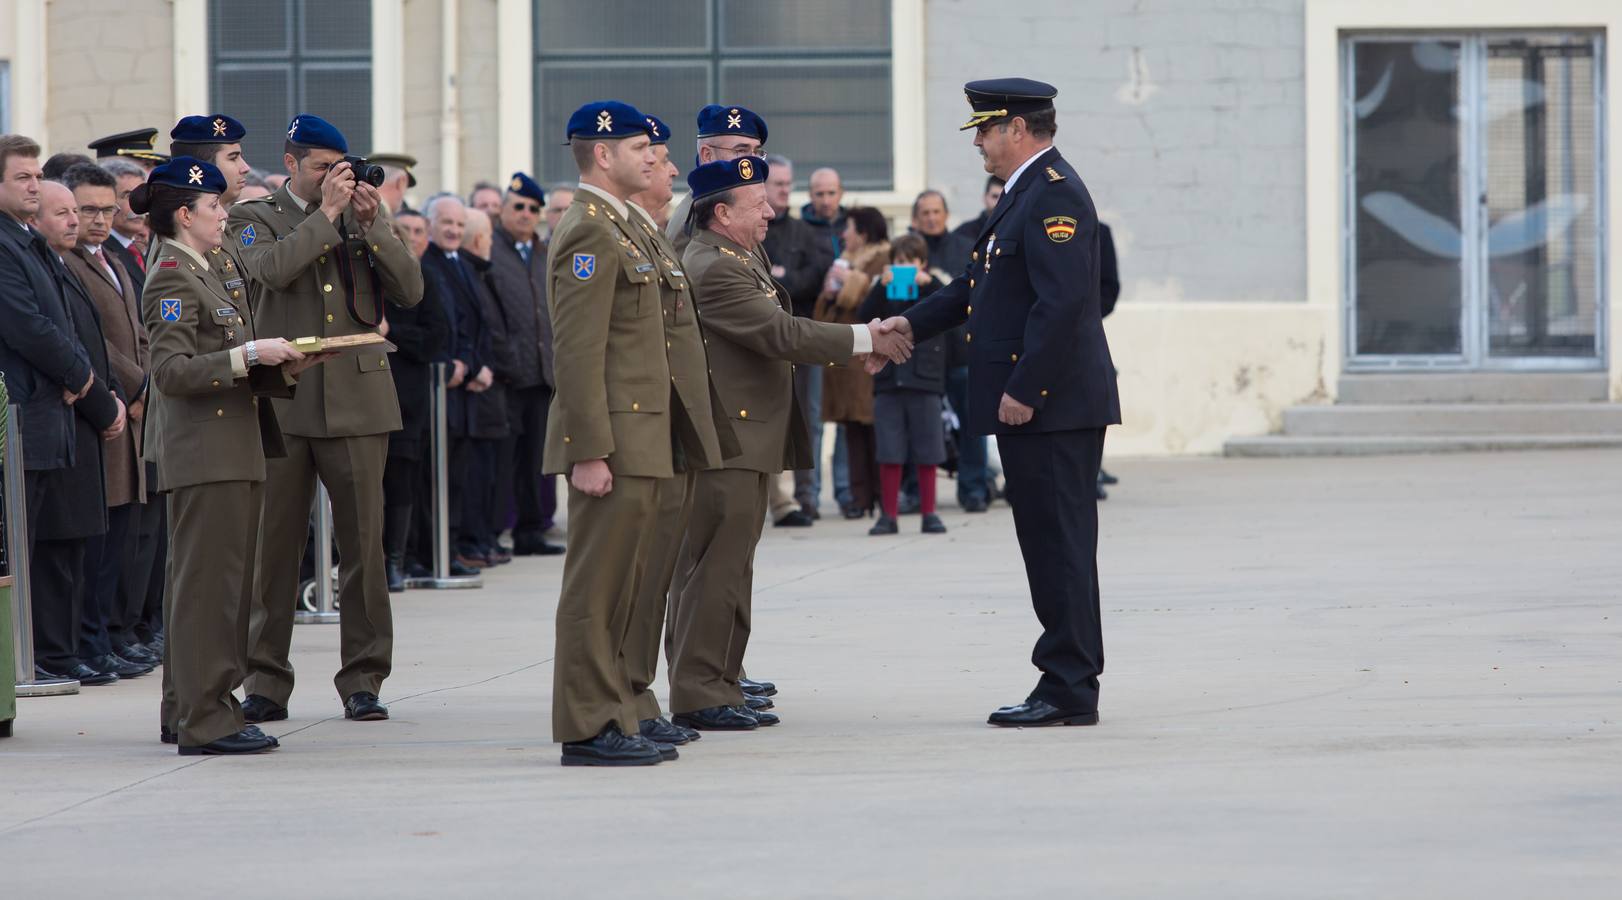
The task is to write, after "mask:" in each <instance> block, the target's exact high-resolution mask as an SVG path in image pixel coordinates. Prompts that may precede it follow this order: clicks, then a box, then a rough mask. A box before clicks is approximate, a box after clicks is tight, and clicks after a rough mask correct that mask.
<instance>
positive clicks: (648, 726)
mask: <svg viewBox="0 0 1622 900" xmlns="http://www.w3.org/2000/svg"><path fill="white" fill-rule="evenodd" d="M637 730H639V731H640V732H641V733H642V736H643V737H645V738H647V739H648V740H650V741H653V742H654V743H656V744H685V743H687V742H688V741H693V740H697V739H698V732H696V731H693V730H692V729H690V728H677V727H676V726H674V725H672V724H670V720H669V719H667V718H665V717H664V716H660V717H659V718H657V719H643V720H642V721H640V722H638V723H637Z"/></svg>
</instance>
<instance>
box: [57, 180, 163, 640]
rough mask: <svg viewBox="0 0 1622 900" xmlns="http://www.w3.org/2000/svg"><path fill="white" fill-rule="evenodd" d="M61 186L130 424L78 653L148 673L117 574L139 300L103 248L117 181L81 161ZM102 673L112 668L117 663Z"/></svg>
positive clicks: (136, 423) (123, 551)
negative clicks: (72, 208)
mask: <svg viewBox="0 0 1622 900" xmlns="http://www.w3.org/2000/svg"><path fill="white" fill-rule="evenodd" d="M63 184H65V185H67V187H68V188H69V189H70V190H72V191H73V198H74V202H75V203H76V204H77V206H78V212H79V233H78V242H77V243H76V244H75V246H74V248H73V250H72V251H71V252H69V253H65V254H63V257H62V259H63V262H64V263H66V265H67V267H68V271H69V272H71V273H73V276H74V277H75V278H76V279H77V283H78V284H80V285H82V286H83V287H84V288H85V289H86V290H87V291H88V292H89V294H90V299H91V300H92V301H93V302H94V304H95V307H96V314H97V315H98V316H99V317H100V319H101V326H102V333H103V335H104V336H105V337H106V348H107V359H108V363H109V365H110V366H111V368H112V373H113V377H114V378H116V379H117V380H118V383H119V385H120V386H121V387H122V388H123V389H124V392H125V395H126V399H127V402H128V413H127V415H128V419H129V427H127V428H125V430H124V433H123V434H121V435H119V436H118V437H117V438H115V439H113V440H111V441H109V442H108V443H107V446H106V447H105V448H104V449H105V452H104V454H103V457H104V460H103V470H104V477H105V481H106V491H107V533H106V535H105V536H102V537H99V538H92V539H91V540H90V543H89V544H88V546H87V547H86V551H85V578H86V585H85V607H84V618H83V627H82V629H81V634H80V642H81V644H82V645H83V646H81V648H80V653H81V655H83V656H84V657H85V658H87V659H91V660H95V659H98V658H103V657H113V656H117V657H119V658H121V659H123V660H127V661H128V662H130V663H134V664H136V665H137V666H141V667H144V668H146V669H148V670H150V669H151V668H153V667H155V666H156V665H157V664H158V663H159V662H160V661H161V660H162V656H161V655H159V654H155V653H153V652H152V651H151V650H150V649H149V648H147V647H145V646H141V645H140V644H139V642H138V640H137V639H136V638H135V637H134V636H132V634H131V632H132V630H133V629H134V626H135V624H136V618H138V615H139V610H136V611H135V615H134V616H132V614H131V610H130V609H129V607H130V605H131V604H129V603H128V602H127V594H126V592H125V591H124V590H123V580H124V579H123V573H124V570H125V568H127V567H128V565H129V564H130V562H131V560H132V557H133V556H134V554H135V550H136V527H137V526H138V524H139V520H140V515H141V510H142V508H143V506H144V501H145V499H146V477H145V465H144V464H143V462H142V458H141V454H142V440H143V437H144V435H143V429H142V427H141V426H142V422H143V419H144V417H145V408H146V401H147V394H148V392H147V387H148V385H147V374H148V373H147V332H146V328H145V326H143V325H142V323H141V310H140V300H139V298H138V297H137V296H136V294H135V285H134V283H133V282H132V281H131V280H130V277H129V273H128V272H127V271H126V270H125V269H124V265H123V263H120V262H119V261H118V260H117V259H115V258H113V257H112V256H111V255H110V254H109V253H108V252H107V251H106V249H105V245H106V242H107V240H108V233H109V231H110V230H111V227H112V221H113V218H114V216H116V215H117V214H118V204H117V200H116V196H115V191H116V188H117V181H116V180H115V179H114V178H113V176H112V174H111V173H109V172H107V170H105V169H103V168H101V167H100V166H97V165H95V164H94V163H86V164H83V165H78V166H74V167H73V168H71V169H69V170H68V171H67V172H66V173H65V175H64V177H63ZM107 668H109V669H111V670H115V671H116V666H108V667H107Z"/></svg>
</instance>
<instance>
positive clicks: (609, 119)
mask: <svg viewBox="0 0 1622 900" xmlns="http://www.w3.org/2000/svg"><path fill="white" fill-rule="evenodd" d="M597 130H598V131H613V130H614V117H613V116H611V115H609V114H608V110H606V109H605V110H603V111H602V112H600V113H598V114H597Z"/></svg>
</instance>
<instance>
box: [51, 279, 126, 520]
mask: <svg viewBox="0 0 1622 900" xmlns="http://www.w3.org/2000/svg"><path fill="white" fill-rule="evenodd" d="M50 266H51V274H52V276H53V277H54V278H56V280H57V282H58V283H59V284H60V285H61V287H62V297H63V299H64V300H65V301H66V303H67V309H68V315H69V316H70V317H71V318H72V320H73V331H74V334H75V336H76V337H77V338H78V340H79V344H80V346H82V347H84V348H85V355H86V356H87V357H88V358H89V359H90V367H91V369H92V371H94V372H95V373H96V380H95V383H93V384H91V385H90V393H88V394H86V395H84V396H83V397H81V398H80V399H79V402H78V403H75V404H73V412H74V423H73V442H74V451H73V464H72V465H71V466H68V467H67V468H64V469H58V470H56V471H54V472H51V473H49V474H47V475H45V476H44V477H45V479H46V487H45V489H44V490H45V495H46V496H47V497H49V498H50V502H49V503H46V504H45V506H44V508H43V509H41V510H40V511H39V517H38V520H37V521H36V522H35V528H36V531H35V537H38V538H39V539H40V540H47V541H52V540H69V539H73V538H86V537H94V536H96V535H99V534H104V533H106V531H107V494H106V471H105V470H104V469H103V466H102V451H103V449H104V448H103V446H102V445H103V443H105V442H104V441H102V439H101V433H102V432H103V431H105V430H107V429H108V428H109V427H111V426H112V424H113V422H115V421H117V420H118V400H117V399H114V395H115V394H116V395H118V397H120V398H121V397H122V396H123V392H122V390H121V389H120V388H119V386H118V382H117V379H116V378H115V377H114V376H113V369H112V366H110V365H109V364H108V360H107V338H106V337H105V336H104V335H103V333H102V330H101V316H100V315H99V314H97V312H96V303H95V301H94V300H91V299H90V292H89V291H87V290H86V289H85V287H84V285H82V284H80V283H79V279H77V278H75V277H74V276H73V274H72V273H71V272H69V271H68V270H67V267H65V266H64V265H63V264H62V262H61V261H60V260H58V259H57V258H56V254H55V253H54V252H53V253H52V254H51V258H50ZM57 399H58V402H60V400H61V395H60V393H58V397H57Z"/></svg>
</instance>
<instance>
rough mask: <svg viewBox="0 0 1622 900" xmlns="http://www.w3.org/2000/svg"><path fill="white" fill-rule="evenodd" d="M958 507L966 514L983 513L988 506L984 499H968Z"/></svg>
mask: <svg viewBox="0 0 1622 900" xmlns="http://www.w3.org/2000/svg"><path fill="white" fill-rule="evenodd" d="M958 505H959V506H962V507H963V511H964V512H966V513H983V512H985V511H986V506H987V505H988V504H987V503H986V499H985V498H984V497H970V498H969V499H967V500H964V501H963V502H962V503H960V504H958Z"/></svg>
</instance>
